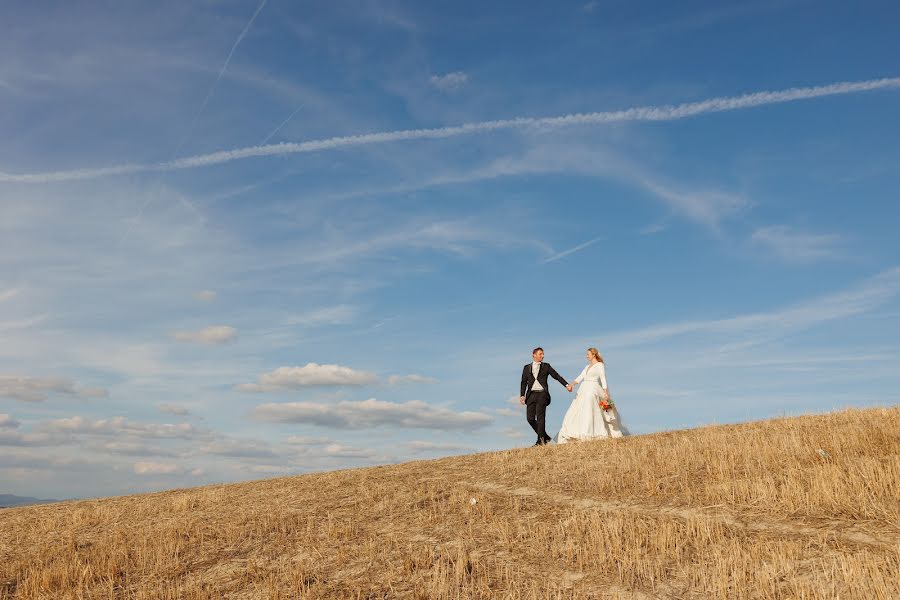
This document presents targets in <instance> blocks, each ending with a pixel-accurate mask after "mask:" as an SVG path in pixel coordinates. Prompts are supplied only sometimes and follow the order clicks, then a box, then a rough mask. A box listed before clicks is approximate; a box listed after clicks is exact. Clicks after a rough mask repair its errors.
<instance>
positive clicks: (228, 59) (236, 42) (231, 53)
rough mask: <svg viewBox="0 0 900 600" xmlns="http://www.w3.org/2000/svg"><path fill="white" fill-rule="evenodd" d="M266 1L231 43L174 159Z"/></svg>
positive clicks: (179, 144) (189, 135) (263, 1)
mask: <svg viewBox="0 0 900 600" xmlns="http://www.w3.org/2000/svg"><path fill="white" fill-rule="evenodd" d="M266 2H268V0H262V2H260V3H259V6H258V7H256V12H254V13H253V16H252V17H250V20H249V21H247V24H246V25H244V29H243V30H242V31H241V33H240V35H238V36H237V39H236V40H234V44H232V45H231V50H229V51H228V56H226V57H225V62H224V63H223V64H222V68H221V69H219V74H218V75H217V76H216V80H215V81H213V83H212V85H211V86H209V91H208V92H206V98H204V99H203V102H202V103H201V104H200V108H199V109H197V112H196V113H195V114H194V118H193V119H191V123H190V125H188V128H187V132H186V133H185V134H184V137H183V138H182V140H181V141H180V142H178V146H177V147H176V148H175V152H173V153H172V159H173V160H174V159H175V157H177V156H178V152H179V151H180V150H181V147H182V146H184V144H185V143H187V141H188V139H189V138H190V137H191V134H192V133H193V131H194V127H195V126H196V125H197V120H198V119H199V118H200V115H202V114H203V111H204V110H206V105H207V104H209V101H210V99H212V96H213V93H214V92H215V91H216V88H217V87H218V86H219V81H221V80H222V76H223V75H224V74H225V71H227V70H228V64H229V63H230V62H231V57H232V56H234V51H235V50H237V47H238V46H239V45H240V43H241V40H243V39H244V36H245V35H247V32H248V31H250V27H252V26H253V21H255V20H256V17H257V16H258V15H259V13H260V12H262V9H263V8H264V7H265V6H266Z"/></svg>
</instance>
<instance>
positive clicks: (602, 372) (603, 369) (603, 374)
mask: <svg viewBox="0 0 900 600" xmlns="http://www.w3.org/2000/svg"><path fill="white" fill-rule="evenodd" d="M600 387H602V388H603V389H604V390H606V391H609V387H608V386H607V385H606V365H604V364H603V363H600Z"/></svg>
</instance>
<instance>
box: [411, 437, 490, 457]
mask: <svg viewBox="0 0 900 600" xmlns="http://www.w3.org/2000/svg"><path fill="white" fill-rule="evenodd" d="M406 445H407V447H408V448H409V449H410V450H412V451H413V452H414V453H416V454H424V453H426V452H454V453H455V452H472V451H473V448H472V447H471V446H464V445H462V444H449V443H442V442H428V441H421V440H415V441H412V442H407V444H406Z"/></svg>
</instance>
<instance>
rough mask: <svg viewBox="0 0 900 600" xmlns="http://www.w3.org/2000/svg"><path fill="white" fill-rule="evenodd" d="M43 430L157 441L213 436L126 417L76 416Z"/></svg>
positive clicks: (180, 425)
mask: <svg viewBox="0 0 900 600" xmlns="http://www.w3.org/2000/svg"><path fill="white" fill-rule="evenodd" d="M41 428H42V429H43V430H44V431H50V432H54V431H55V432H66V433H72V434H82V435H84V434H89V435H116V436H121V435H129V436H134V437H137V438H157V439H203V438H208V437H210V435H211V434H210V432H208V431H206V430H204V429H198V428H197V427H194V426H193V425H191V424H190V423H175V424H172V423H139V422H134V421H128V420H126V419H125V417H112V418H110V419H98V420H92V419H86V418H84V417H81V416H74V417H68V418H64V419H55V420H53V421H48V422H47V423H44V424H43V425H42V426H41Z"/></svg>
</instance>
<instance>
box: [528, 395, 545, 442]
mask: <svg viewBox="0 0 900 600" xmlns="http://www.w3.org/2000/svg"><path fill="white" fill-rule="evenodd" d="M548 404H550V394H548V393H547V391H546V390H543V391H534V392H528V396H526V397H525V408H526V411H525V418H526V419H528V424H529V425H531V428H532V429H534V432H535V433H536V434H537V436H538V440H539V441H541V442H544V441H546V440H549V439H550V436H549V435H547V429H546V424H547V405H548Z"/></svg>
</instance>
